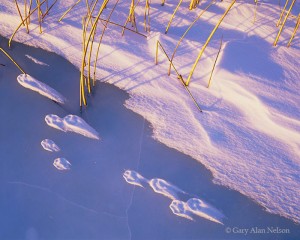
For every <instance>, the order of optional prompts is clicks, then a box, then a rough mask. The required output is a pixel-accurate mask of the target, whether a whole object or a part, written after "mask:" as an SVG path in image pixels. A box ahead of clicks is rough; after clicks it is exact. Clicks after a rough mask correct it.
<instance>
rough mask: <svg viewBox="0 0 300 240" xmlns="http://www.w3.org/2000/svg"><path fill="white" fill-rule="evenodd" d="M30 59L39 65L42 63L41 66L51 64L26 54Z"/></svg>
mask: <svg viewBox="0 0 300 240" xmlns="http://www.w3.org/2000/svg"><path fill="white" fill-rule="evenodd" d="M25 56H26V57H27V58H28V59H30V60H31V61H33V62H34V63H36V64H38V65H41V66H49V65H48V64H47V63H44V62H42V61H39V60H38V59H36V58H34V57H32V56H30V55H28V54H26V55H25Z"/></svg>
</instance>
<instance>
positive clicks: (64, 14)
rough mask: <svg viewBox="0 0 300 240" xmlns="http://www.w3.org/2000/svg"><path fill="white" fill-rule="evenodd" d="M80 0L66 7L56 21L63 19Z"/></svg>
mask: <svg viewBox="0 0 300 240" xmlns="http://www.w3.org/2000/svg"><path fill="white" fill-rule="evenodd" d="M80 2H81V0H78V1H77V2H76V3H74V4H73V5H72V6H71V7H70V8H68V9H67V11H65V12H64V13H63V15H62V16H61V17H60V19H58V21H59V22H60V21H61V20H63V19H64V17H65V16H66V15H67V14H68V13H69V12H70V11H71V10H72V9H73V8H74V7H75V6H76V5H77V4H78V3H80Z"/></svg>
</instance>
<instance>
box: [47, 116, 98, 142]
mask: <svg viewBox="0 0 300 240" xmlns="http://www.w3.org/2000/svg"><path fill="white" fill-rule="evenodd" d="M45 121H46V123H47V124H48V125H49V126H50V127H53V128H56V129H58V130H61V131H64V132H74V133H78V134H80V135H83V136H85V137H88V138H93V139H97V140H99V139H100V138H99V134H98V133H97V131H96V130H95V129H94V128H92V127H91V126H90V125H89V124H87V123H86V122H85V121H84V120H83V119H82V118H81V117H78V116H76V115H67V116H65V117H64V118H60V117H59V116H57V115H55V114H49V115H47V116H46V117H45Z"/></svg>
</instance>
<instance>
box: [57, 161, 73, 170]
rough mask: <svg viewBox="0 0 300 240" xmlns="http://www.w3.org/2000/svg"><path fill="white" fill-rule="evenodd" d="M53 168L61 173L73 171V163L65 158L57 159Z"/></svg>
mask: <svg viewBox="0 0 300 240" xmlns="http://www.w3.org/2000/svg"><path fill="white" fill-rule="evenodd" d="M53 166H54V167H56V168H57V169H58V170H61V171H65V170H70V169H71V163H70V162H69V161H68V160H67V159H65V158H56V159H55V160H54V162H53Z"/></svg>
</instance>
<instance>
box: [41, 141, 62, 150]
mask: <svg viewBox="0 0 300 240" xmlns="http://www.w3.org/2000/svg"><path fill="white" fill-rule="evenodd" d="M41 145H42V147H43V148H44V149H45V150H47V151H49V152H59V151H60V148H59V147H58V146H57V145H56V144H55V142H53V141H52V140H50V139H44V140H43V141H42V142H41Z"/></svg>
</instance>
